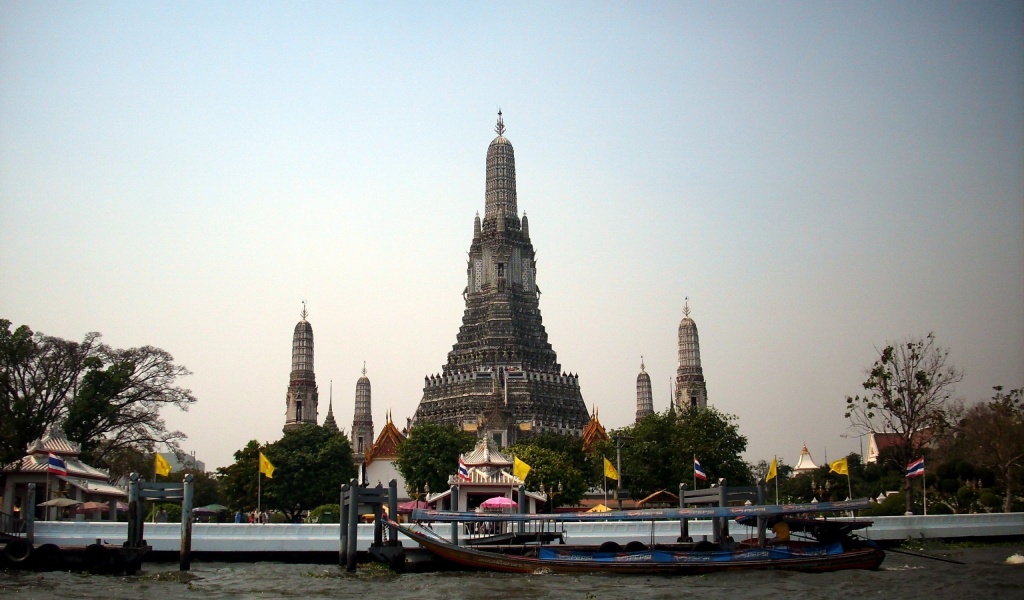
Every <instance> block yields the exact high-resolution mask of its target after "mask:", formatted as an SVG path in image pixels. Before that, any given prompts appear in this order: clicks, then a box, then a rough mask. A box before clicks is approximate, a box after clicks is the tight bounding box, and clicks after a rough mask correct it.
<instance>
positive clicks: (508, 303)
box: [413, 110, 590, 446]
mask: <svg viewBox="0 0 1024 600" xmlns="http://www.w3.org/2000/svg"><path fill="white" fill-rule="evenodd" d="M494 130H495V132H496V133H497V134H498V137H496V138H494V140H492V141H491V144H490V146H489V147H488V148H487V188H486V195H485V204H484V218H483V220H482V221H481V219H480V215H479V213H478V214H477V216H476V219H475V221H474V223H473V242H472V244H471V245H470V247H469V264H468V266H467V269H466V278H467V285H466V289H465V291H464V293H463V296H464V297H465V300H466V311H465V314H464V315H463V317H462V327H460V328H459V333H458V335H457V336H456V343H455V345H454V346H453V347H452V351H451V352H449V353H448V362H447V363H446V364H445V365H444V366H443V367H442V371H441V373H440V374H438V375H428V376H427V377H426V378H425V380H424V385H423V399H422V400H421V401H420V405H419V407H418V408H417V409H416V415H415V417H414V419H413V421H414V423H423V422H429V423H440V424H450V425H455V426H456V427H458V428H460V429H462V430H464V431H471V432H474V433H476V434H477V436H478V437H482V438H484V437H485V438H487V439H489V440H491V441H493V442H495V443H496V444H497V445H498V446H506V445H509V444H513V443H515V441H516V439H517V438H518V437H520V436H524V435H531V434H536V433H542V432H548V431H553V432H559V433H571V434H575V435H579V434H580V433H581V432H582V430H583V428H584V427H585V426H586V424H587V422H588V421H589V420H590V415H589V414H588V413H587V407H586V405H585V404H584V402H583V396H582V395H581V394H580V384H579V377H578V376H577V375H573V374H571V373H565V372H564V371H562V367H561V366H560V365H559V364H558V357H557V356H556V354H555V351H554V350H553V349H552V348H551V344H549V343H548V335H547V332H546V331H545V330H544V325H543V323H542V322H541V317H540V304H539V299H540V296H539V295H540V290H539V289H538V288H537V270H536V269H537V262H536V260H535V258H534V256H535V254H534V250H533V243H532V242H531V241H530V226H529V222H528V221H527V218H526V215H525V214H523V217H522V219H520V218H519V211H518V208H517V207H516V159H515V153H514V152H513V150H512V144H511V143H510V142H509V141H508V139H507V138H506V137H505V135H504V133H505V124H504V123H503V122H502V117H501V111H500V110H499V111H498V123H497V125H496V126H495V128H494Z"/></svg>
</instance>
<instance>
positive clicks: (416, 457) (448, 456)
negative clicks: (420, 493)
mask: <svg viewBox="0 0 1024 600" xmlns="http://www.w3.org/2000/svg"><path fill="white" fill-rule="evenodd" d="M475 445H476V436H474V435H473V434H471V433H468V432H465V431H462V430H460V429H458V428H456V427H455V426H453V425H439V424H436V423H420V424H418V425H416V426H415V427H414V428H413V429H412V431H411V432H410V435H409V437H408V438H406V439H405V441H403V442H402V443H401V444H400V445H399V446H398V458H397V459H396V460H395V466H396V467H398V472H399V473H401V474H402V478H403V479H405V485H406V491H407V492H409V493H410V494H411V493H415V492H416V490H420V489H424V486H425V485H427V484H429V485H430V490H431V491H433V492H440V491H443V490H446V489H448V477H449V476H450V475H454V474H455V473H456V472H457V470H458V468H459V455H460V454H464V453H466V452H469V451H470V450H472V449H473V446H475Z"/></svg>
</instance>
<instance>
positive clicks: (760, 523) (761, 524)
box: [757, 478, 768, 548]
mask: <svg viewBox="0 0 1024 600" xmlns="http://www.w3.org/2000/svg"><path fill="white" fill-rule="evenodd" d="M765 496H767V494H766V493H765V488H764V478H761V479H758V480H757V505H758V506H764V504H765ZM766 529H768V517H766V516H764V515H757V547H758V548H764V546H765V543H766V542H767V541H768V540H767V537H768V534H767V533H766V531H765V530H766Z"/></svg>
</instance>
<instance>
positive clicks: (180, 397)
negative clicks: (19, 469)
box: [0, 319, 196, 475]
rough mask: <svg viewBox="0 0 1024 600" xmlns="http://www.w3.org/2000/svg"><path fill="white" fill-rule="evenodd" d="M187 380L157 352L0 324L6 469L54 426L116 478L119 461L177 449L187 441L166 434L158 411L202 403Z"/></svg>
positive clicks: (0, 452)
mask: <svg viewBox="0 0 1024 600" xmlns="http://www.w3.org/2000/svg"><path fill="white" fill-rule="evenodd" d="M187 375H191V373H190V372H189V371H188V369H186V368H185V367H183V366H180V365H176V364H174V358H173V357H172V356H171V355H170V354H169V353H167V352H165V351H164V350H161V349H159V348H154V347H152V346H142V347H140V348H128V349H126V350H120V349H115V348H111V347H110V346H107V345H105V344H103V343H101V341H100V334H98V333H89V334H86V336H85V338H83V340H82V341H81V342H73V341H69V340H63V339H60V338H57V337H53V336H47V335H43V334H41V333H35V332H33V331H32V330H31V329H29V328H28V327H27V326H25V325H22V326H21V327H18V328H17V329H15V330H13V331H12V330H11V322H10V321H8V320H6V319H0V464H7V463H9V462H11V461H14V460H16V459H18V458H21V456H22V453H23V452H24V450H25V447H26V446H27V445H28V444H29V443H31V442H32V441H33V440H36V439H38V438H40V437H41V436H42V435H43V433H44V432H45V430H46V428H47V427H48V426H50V425H51V424H54V423H57V424H60V425H62V426H63V428H64V431H65V433H66V434H67V436H68V439H70V440H72V441H74V442H77V443H78V444H80V445H81V447H82V455H81V456H82V459H83V460H84V461H86V462H87V463H89V464H92V465H94V466H99V467H104V468H111V469H112V471H114V473H113V474H114V475H117V474H120V473H119V471H121V470H123V468H119V466H118V465H119V464H120V463H119V462H118V460H119V459H124V458H125V457H126V456H130V455H131V454H133V453H134V454H135V455H144V454H149V453H151V452H153V451H154V450H155V449H157V447H158V446H162V445H166V446H169V447H171V448H172V449H174V448H176V446H177V442H178V441H179V440H181V439H184V437H185V435H184V434H183V433H181V432H179V431H168V430H167V427H166V425H165V423H164V420H163V418H162V417H161V416H160V410H161V409H163V408H164V407H167V406H173V407H175V408H178V409H181V410H187V409H188V407H189V405H191V404H192V403H194V402H195V401H196V399H195V397H194V396H193V395H192V392H191V391H189V390H187V389H184V388H181V387H178V386H177V385H175V384H176V383H177V381H178V379H180V378H182V377H185V376H187ZM126 453H127V454H126Z"/></svg>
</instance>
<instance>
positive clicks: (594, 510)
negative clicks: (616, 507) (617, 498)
mask: <svg viewBox="0 0 1024 600" xmlns="http://www.w3.org/2000/svg"><path fill="white" fill-rule="evenodd" d="M611 510H613V509H611V508H608V507H607V506H605V505H604V504H598V505H597V506H595V507H594V508H592V509H590V510H588V511H587V512H588V513H590V512H592V513H602V512H609V511H611Z"/></svg>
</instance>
